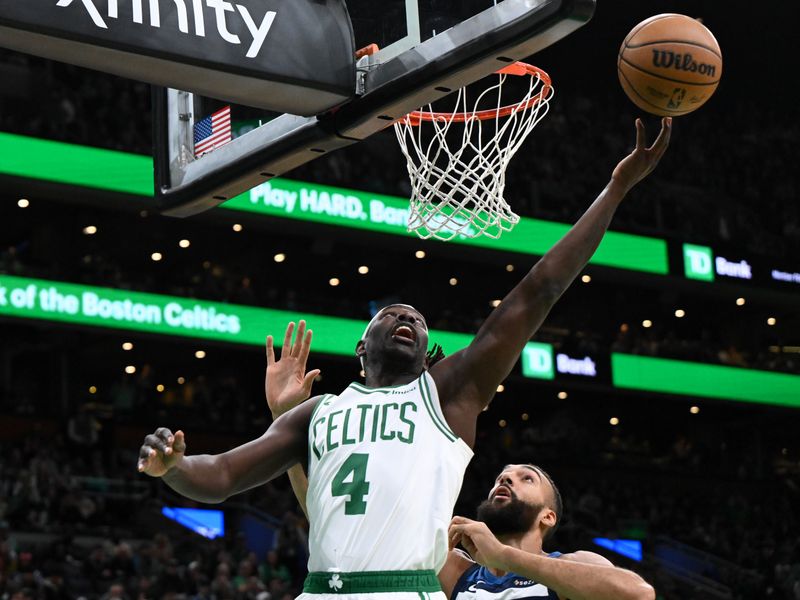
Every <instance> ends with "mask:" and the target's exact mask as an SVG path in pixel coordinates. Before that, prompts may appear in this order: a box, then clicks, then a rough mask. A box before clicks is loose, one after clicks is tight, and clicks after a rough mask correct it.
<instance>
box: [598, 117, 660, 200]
mask: <svg viewBox="0 0 800 600" xmlns="http://www.w3.org/2000/svg"><path fill="white" fill-rule="evenodd" d="M671 133H672V118H671V117H664V118H663V119H661V131H660V132H659V134H658V137H657V138H656V141H655V142H653V145H652V146H650V147H649V148H648V147H646V145H645V144H646V136H645V130H644V123H642V120H641V119H636V147H635V148H634V149H633V152H631V153H630V154H629V155H628V156H626V157H625V158H623V159H622V160H621V161H620V163H619V164H618V165H617V166H616V168H615V169H614V172H613V173H612V175H611V178H612V179H614V180H616V181H618V182H619V183H620V184H621V185H623V186H625V190H626V191H627V190H630V189H631V188H632V187H633V186H635V185H636V184H637V183H639V182H640V181H641V180H642V179H644V178H645V177H647V176H648V175H649V174H650V173H651V172H652V171H653V169H655V168H656V165H658V161H660V160H661V157H662V156H664V152H666V150H667V146H669V138H670V135H671Z"/></svg>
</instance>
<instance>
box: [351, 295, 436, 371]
mask: <svg viewBox="0 0 800 600" xmlns="http://www.w3.org/2000/svg"><path fill="white" fill-rule="evenodd" d="M392 306H405V307H406V308H410V309H411V310H413V311H414V312H416V313H418V314H420V315H421V314H422V313H421V312H419V311H418V310H417V309H416V308H414V307H413V306H411V305H410V304H402V303H400V302H395V303H393V304H387V305H386V306H384V307H383V308H381V309H379V310H378V311H377V312H376V313H375V314H374V315H373V316H372V319H370V321H369V323H367V326H366V327H365V328H364V333H362V334H361V339H360V340H359V341H362V342H363V341H364V340H366V339H367V336H368V335H369V330H370V329H372V325H373V324H374V323H375V321H376V320H377V318H378V315H380V314H381V313H382V312H383V311H384V310H386V309H387V308H391V307H392ZM425 329H427V326H426V327H425ZM425 356H426V360H425V364H426V365H427V366H428V368H430V367H432V366H433V365H435V364H436V363H437V362H439V361H440V360H442V359H443V358H444V357H445V353H444V351H443V350H442V347H441V346H440V345H439V344H434V345H433V347H432V348H431V349H430V350H428V353H427V354H426V355H425ZM358 360H359V362H360V363H361V368H362V369H366V368H367V367H366V364H365V361H364V357H363V356H359V357H358Z"/></svg>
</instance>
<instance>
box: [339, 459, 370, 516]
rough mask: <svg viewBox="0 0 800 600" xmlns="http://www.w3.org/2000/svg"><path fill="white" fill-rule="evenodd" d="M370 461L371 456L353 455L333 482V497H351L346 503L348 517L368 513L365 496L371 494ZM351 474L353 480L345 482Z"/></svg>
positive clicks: (345, 509) (345, 510)
mask: <svg viewBox="0 0 800 600" xmlns="http://www.w3.org/2000/svg"><path fill="white" fill-rule="evenodd" d="M368 460H369V454H351V455H350V456H348V457H347V460H346V461H344V464H343V465H342V466H341V468H340V469H339V471H338V472H337V473H336V476H335V477H334V478H333V481H332V482H331V495H332V496H334V497H336V496H350V499H349V500H348V501H347V502H345V503H344V514H346V515H363V514H364V513H366V512H367V503H366V501H365V500H364V496H366V495H367V494H368V493H369V482H368V481H367V461H368ZM351 473H352V474H353V476H352V479H350V481H345V479H348V478H349V477H350V474H351Z"/></svg>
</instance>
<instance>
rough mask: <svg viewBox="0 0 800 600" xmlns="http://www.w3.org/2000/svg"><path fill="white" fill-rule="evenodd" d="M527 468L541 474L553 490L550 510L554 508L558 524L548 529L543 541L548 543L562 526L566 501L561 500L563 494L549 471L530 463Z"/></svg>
mask: <svg viewBox="0 0 800 600" xmlns="http://www.w3.org/2000/svg"><path fill="white" fill-rule="evenodd" d="M527 466H529V467H530V468H532V469H534V470H535V471H536V472H537V473H539V475H540V476H542V477H544V478H545V479H547V481H548V482H549V483H550V487H551V488H552V489H553V506H551V507H550V508H552V509H553V512H554V513H556V524H555V525H553V527H551V528H550V529H548V530H547V532H546V533H545V534H544V539H543V541H545V542H546V541H547V540H549V539H550V538H551V537H553V534H554V533H555V532H556V530H557V529H558V527H559V525H561V516H562V515H563V514H564V501H563V500H562V498H561V492H559V491H558V486H557V485H556V482H555V481H553V478H552V477H550V475H549V474H548V473H547V471H545V470H544V469H542V468H541V467H540V466H538V465H534V464H531V463H528V465H527Z"/></svg>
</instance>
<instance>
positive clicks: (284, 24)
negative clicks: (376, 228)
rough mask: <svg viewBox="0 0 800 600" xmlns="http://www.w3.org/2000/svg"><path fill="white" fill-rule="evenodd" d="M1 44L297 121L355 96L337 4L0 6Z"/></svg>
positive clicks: (338, 0) (38, 2)
mask: <svg viewBox="0 0 800 600" xmlns="http://www.w3.org/2000/svg"><path fill="white" fill-rule="evenodd" d="M0 46H4V47H6V48H10V49H12V50H17V51H20V52H25V53H28V54H33V55H36V56H42V57H44V58H48V59H51V60H56V61H60V62H66V63H71V64H75V65H79V66H82V67H87V68H90V69H95V70H98V71H104V72H107V73H112V74H114V75H119V76H122V77H127V78H129V79H135V80H139V81H144V82H148V83H152V84H155V85H162V86H167V87H172V88H175V89H182V90H186V91H190V92H194V93H196V94H201V95H203V96H208V97H211V98H218V99H222V100H226V101H230V102H233V103H236V104H243V105H247V106H254V107H258V108H264V109H267V110H272V111H276V112H287V113H291V114H296V115H304V116H310V115H316V114H319V113H322V112H325V111H327V110H330V109H332V108H334V107H336V106H339V105H340V104H342V103H344V102H347V101H349V100H350V99H352V98H353V97H354V95H355V50H356V48H355V42H354V41H353V31H352V25H351V23H350V17H349V15H348V12H347V7H346V5H345V2H344V0H58V1H57V0H24V1H20V0H0Z"/></svg>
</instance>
